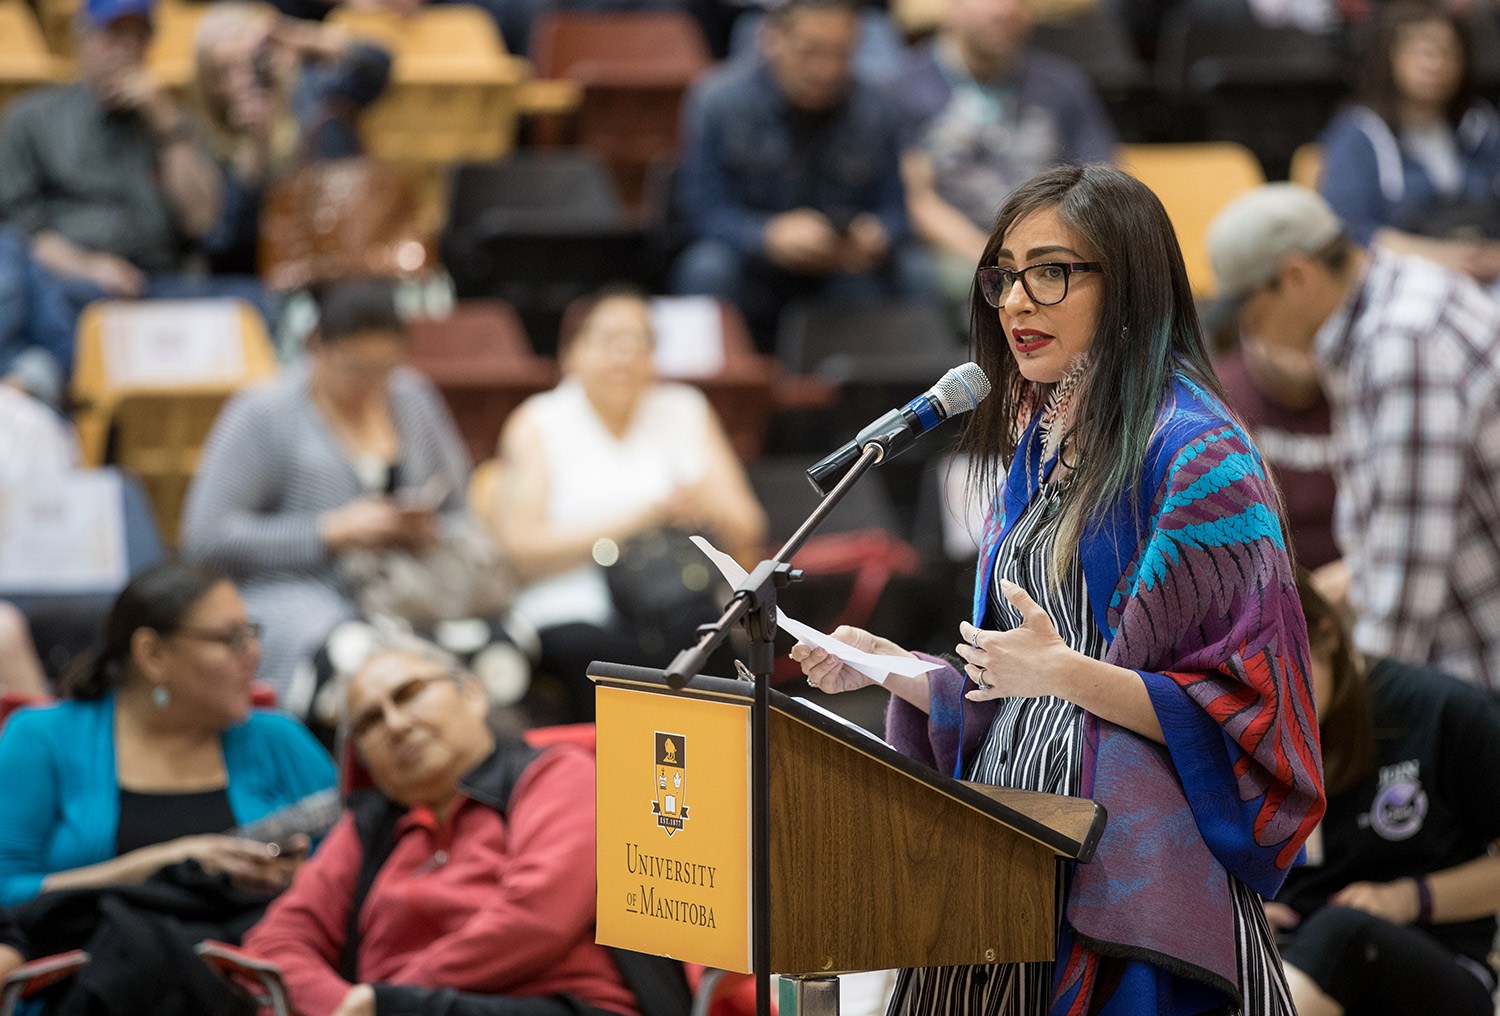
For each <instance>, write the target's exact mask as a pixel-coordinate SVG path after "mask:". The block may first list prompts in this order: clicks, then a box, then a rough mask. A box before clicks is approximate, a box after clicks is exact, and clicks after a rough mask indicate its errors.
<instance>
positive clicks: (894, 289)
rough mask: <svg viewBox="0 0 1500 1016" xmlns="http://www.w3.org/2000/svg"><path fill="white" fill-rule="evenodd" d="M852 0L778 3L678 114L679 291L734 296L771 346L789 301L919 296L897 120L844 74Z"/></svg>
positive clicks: (920, 279)
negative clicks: (751, 50)
mask: <svg viewBox="0 0 1500 1016" xmlns="http://www.w3.org/2000/svg"><path fill="white" fill-rule="evenodd" d="M858 38H859V17H858V13H857V10H856V7H855V5H854V3H853V2H852V0H788V2H786V3H784V4H782V5H781V6H779V7H777V8H776V9H774V10H773V11H771V12H770V13H768V15H767V17H766V26H765V30H764V31H763V32H762V33H761V36H760V53H759V54H757V55H756V57H755V58H754V59H744V60H735V61H731V62H730V63H728V64H727V65H725V66H724V67H723V68H722V69H721V70H719V71H718V72H717V73H715V74H713V75H712V76H710V77H709V78H707V79H706V80H704V81H702V82H700V83H699V84H698V85H697V86H696V87H695V88H694V89H693V91H692V93H691V94H690V95H689V97H688V100H687V103H686V106H685V108H684V122H683V145H682V170H681V175H680V181H681V196H682V204H683V208H684V211H685V212H686V215H687V218H688V222H689V226H690V228H691V229H692V231H693V233H694V235H695V237H696V239H695V242H694V243H693V244H692V245H691V246H690V247H689V248H688V249H687V250H686V251H684V252H683V254H682V255H681V256H680V257H679V259H678V261H677V263H676V265H675V266H674V269H673V286H674V288H675V291H676V292H678V293H699V294H704V295H709V296H717V297H721V298H724V299H727V300H731V301H733V302H734V303H735V304H737V305H738V306H739V308H740V310H741V311H743V312H744V314H745V316H746V318H747V319H748V320H749V322H750V325H751V328H752V330H753V331H754V332H755V334H756V337H757V341H758V342H760V343H761V344H762V345H769V342H770V339H771V337H772V336H773V335H774V331H775V326H776V321H777V318H778V316H779V315H780V313H781V309H782V308H783V307H784V306H785V305H786V304H787V303H789V302H791V301H793V300H797V299H818V300H823V301H828V302H834V303H851V304H861V303H863V304H868V303H873V302H877V301H879V300H881V299H888V298H893V297H897V296H903V295H904V296H923V295H927V294H928V293H929V292H930V290H931V283H930V277H929V276H930V273H928V272H927V270H926V268H925V263H924V261H923V259H921V258H919V257H914V256H913V255H914V254H915V253H916V252H915V251H914V250H913V249H912V248H911V247H910V246H909V244H908V242H907V241H908V230H907V222H906V209H905V195H904V191H903V189H902V185H901V176H900V164H899V157H900V133H899V132H900V121H899V117H898V115H897V113H896V111H895V109H894V107H893V104H892V102H891V100H890V98H889V97H888V96H886V95H885V94H884V93H883V92H881V91H880V90H878V89H877V88H876V87H875V86H873V85H871V84H869V83H867V82H864V81H862V80H860V79H859V78H857V77H856V76H855V75H854V73H853V69H852V62H853V56H854V49H855V44H856V42H857V41H858Z"/></svg>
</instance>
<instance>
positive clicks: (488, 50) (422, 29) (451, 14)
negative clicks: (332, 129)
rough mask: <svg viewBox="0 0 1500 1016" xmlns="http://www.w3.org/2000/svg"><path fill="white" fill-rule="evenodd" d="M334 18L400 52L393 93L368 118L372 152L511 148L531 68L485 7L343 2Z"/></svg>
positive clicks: (485, 153) (472, 156) (492, 155)
mask: <svg viewBox="0 0 1500 1016" xmlns="http://www.w3.org/2000/svg"><path fill="white" fill-rule="evenodd" d="M329 20H330V21H331V22H332V23H334V24H338V25H342V26H344V27H345V28H347V29H349V30H350V31H351V32H354V33H355V34H357V35H362V36H366V37H368V38H371V39H374V40H376V41H378V42H380V43H382V44H383V45H385V46H387V47H389V48H390V50H391V52H392V53H393V54H394V55H395V65H394V67H393V68H392V69H391V83H390V85H389V86H387V88H386V92H385V94H384V95H382V96H381V97H380V98H379V99H378V100H376V102H375V104H374V105H372V106H371V107H370V108H369V109H367V110H366V111H365V112H364V114H363V115H362V116H361V117H360V133H361V136H362V138H363V141H364V144H365V151H366V152H367V153H368V154H370V155H372V156H374V157H375V158H377V159H385V160H388V161H391V162H402V163H422V164H426V165H432V166H436V165H444V164H447V163H450V162H456V161H465V160H482V159H498V158H501V157H502V156H504V155H505V154H506V153H507V152H509V151H510V150H511V148H512V146H513V145H514V144H515V140H516V128H517V124H518V118H519V115H520V114H519V106H518V103H519V90H520V87H521V82H522V80H523V78H524V77H525V71H526V67H525V64H524V62H522V61H517V60H515V59H514V58H512V57H510V56H508V55H507V54H506V51H505V44H504V43H503V42H502V41H501V39H500V35H499V33H498V32H497V31H496V30H495V22H494V19H492V18H491V17H490V16H489V15H488V14H487V13H485V11H484V10H482V9H481V8H479V7H475V6H472V5H469V4H438V5H429V6H425V7H421V8H420V9H419V10H418V12H417V13H416V14H415V15H413V16H411V17H409V18H403V17H400V16H398V15H396V14H394V13H392V12H388V11H368V10H366V11H356V10H352V9H350V8H349V7H337V8H335V10H334V12H333V14H331V15H330V16H329Z"/></svg>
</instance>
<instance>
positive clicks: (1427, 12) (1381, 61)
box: [1355, 0, 1479, 135]
mask: <svg viewBox="0 0 1500 1016" xmlns="http://www.w3.org/2000/svg"><path fill="white" fill-rule="evenodd" d="M1433 21H1437V22H1441V23H1442V24H1445V25H1447V26H1449V27H1450V28H1452V29H1453V31H1454V32H1455V33H1457V35H1458V45H1459V50H1460V51H1461V52H1462V54H1463V55H1462V57H1461V59H1462V61H1463V64H1462V69H1461V70H1460V72H1459V77H1458V88H1457V90H1456V91H1455V92H1454V93H1453V97H1452V98H1451V99H1449V100H1448V109H1447V120H1448V123H1449V125H1450V126H1452V127H1454V128H1455V129H1456V128H1457V127H1458V125H1459V123H1460V122H1461V121H1462V120H1463V118H1464V114H1465V113H1467V112H1468V111H1469V108H1470V107H1471V106H1473V105H1474V102H1475V101H1476V100H1477V99H1478V98H1479V82H1478V81H1477V80H1476V79H1475V77H1474V42H1473V39H1472V38H1471V37H1470V35H1469V28H1468V26H1467V25H1466V24H1464V22H1463V20H1462V19H1460V18H1456V17H1454V16H1453V15H1451V14H1449V13H1448V12H1447V11H1446V10H1445V9H1443V7H1442V6H1441V5H1440V4H1435V3H1422V2H1419V0H1403V2H1401V3H1394V4H1391V5H1390V6H1389V7H1387V8H1386V9H1385V10H1384V11H1382V12H1381V14H1380V19H1379V21H1377V22H1376V25H1375V35H1374V38H1372V39H1371V40H1370V47H1369V49H1368V50H1367V51H1366V53H1365V61H1364V65H1363V66H1362V67H1361V68H1360V77H1359V89H1358V91H1357V92H1356V93H1355V101H1356V102H1358V103H1359V104H1360V105H1362V106H1366V107H1368V108H1369V109H1371V110H1373V111H1374V112H1375V114H1376V115H1377V116H1379V117H1380V118H1381V119H1382V120H1384V121H1385V124H1386V126H1387V127H1389V128H1390V129H1391V132H1392V133H1393V134H1398V135H1399V134H1400V133H1401V116H1400V111H1401V92H1400V90H1399V89H1398V88H1397V87H1396V69H1395V66H1394V63H1395V56H1396V44H1397V42H1398V41H1400V38H1401V34H1402V33H1403V32H1405V31H1406V30H1407V29H1409V28H1411V27H1412V26H1413V25H1423V24H1427V23H1428V22H1433Z"/></svg>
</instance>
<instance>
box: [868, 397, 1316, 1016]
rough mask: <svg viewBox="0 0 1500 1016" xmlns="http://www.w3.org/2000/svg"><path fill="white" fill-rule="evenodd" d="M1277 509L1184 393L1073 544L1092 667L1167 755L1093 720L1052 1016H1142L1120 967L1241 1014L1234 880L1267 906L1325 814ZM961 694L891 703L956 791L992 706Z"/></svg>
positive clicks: (981, 612) (1225, 434) (951, 686)
mask: <svg viewBox="0 0 1500 1016" xmlns="http://www.w3.org/2000/svg"><path fill="white" fill-rule="evenodd" d="M1040 445H1041V442H1040V438H1039V435H1038V434H1037V428H1036V426H1035V425H1033V426H1032V427H1031V428H1029V429H1028V431H1027V433H1026V435H1025V436H1023V438H1022V442H1021V446H1020V448H1019V449H1018V450H1017V453H1016V457H1015V460H1014V461H1013V462H1012V463H1011V469H1010V472H1009V475H1008V477H1007V479H1006V484H1005V488H1004V490H1003V491H1002V492H1001V496H1000V497H998V498H996V502H995V506H994V508H993V510H992V512H991V517H990V523H989V525H988V527H987V532H986V536H985V540H984V543H983V547H982V549H981V554H980V562H979V570H978V575H977V580H976V583H975V590H976V592H975V604H974V617H973V623H974V624H976V625H979V624H981V623H982V619H983V618H984V616H985V612H986V609H987V605H988V595H989V587H990V577H991V574H992V572H993V570H994V564H995V555H996V553H997V551H998V548H999V544H1000V541H1001V540H1002V539H1003V538H1004V535H1005V533H1006V532H1007V531H1008V526H1009V525H1010V524H1011V523H1013V521H1014V520H1015V519H1016V518H1018V517H1019V516H1020V514H1021V510H1022V509H1024V507H1025V506H1026V504H1027V503H1028V502H1029V500H1030V498H1031V496H1032V495H1033V494H1034V493H1035V491H1036V486H1037V481H1036V477H1037V476H1038V475H1039V474H1040V469H1039V468H1038V467H1039V465H1040V462H1039V458H1040ZM1276 505H1277V500H1276V496H1275V493H1274V488H1273V487H1272V484H1271V481H1270V480H1269V479H1268V478H1267V476H1266V473H1265V470H1264V467H1263V465H1262V464H1261V461H1260V458H1259V455H1258V454H1257V453H1256V451H1255V449H1254V447H1253V446H1252V445H1251V443H1250V440H1249V438H1248V437H1247V436H1246V435H1245V434H1244V432H1243V431H1242V430H1241V429H1240V428H1239V427H1238V426H1237V425H1236V424H1235V423H1234V421H1233V419H1232V418H1231V417H1230V416H1229V415H1228V413H1227V411H1226V410H1225V409H1224V408H1223V407H1222V406H1221V405H1219V404H1218V402H1217V401H1216V400H1214V399H1213V398H1212V397H1211V396H1209V395H1207V394H1206V393H1205V392H1203V391H1202V390H1200V389H1199V388H1197V387H1196V386H1194V385H1192V384H1191V383H1190V382H1188V381H1186V380H1184V379H1181V378H1179V379H1178V380H1177V381H1176V382H1175V383H1174V385H1173V390H1172V393H1171V397H1170V398H1169V399H1168V400H1167V405H1166V407H1165V408H1164V410H1163V413H1162V416H1161V419H1160V421H1159V423H1158V427H1157V430H1156V433H1155V435H1154V437H1153V440H1152V443H1151V446H1150V449H1149V451H1148V455H1147V461H1146V463H1145V464H1144V471H1143V480H1142V484H1141V493H1140V498H1139V500H1138V501H1136V502H1135V503H1130V502H1129V501H1128V500H1122V502H1121V503H1119V504H1116V505H1113V506H1111V507H1110V509H1109V510H1108V511H1105V512H1103V513H1101V514H1100V516H1099V517H1098V518H1097V519H1091V520H1090V523H1089V525H1088V526H1087V527H1086V532H1085V536H1084V539H1083V541H1082V543H1081V546H1080V558H1081V560H1082V564H1083V569H1084V574H1085V576H1086V578H1087V580H1088V592H1089V600H1090V605H1091V608H1092V610H1093V613H1094V618H1095V621H1096V623H1097V624H1098V625H1099V628H1100V630H1101V632H1102V633H1103V634H1104V636H1105V638H1106V640H1107V641H1108V644H1109V649H1108V652H1107V653H1106V655H1105V659H1106V660H1107V661H1108V662H1110V663H1114V664H1117V665H1119V666H1122V667H1126V668H1128V669H1131V670H1135V671H1136V672H1137V673H1139V674H1140V676H1141V679H1142V680H1143V681H1144V682H1145V685H1146V688H1147V691H1148V693H1149V694H1150V697H1151V701H1152V705H1153V706H1154V707H1155V710H1156V714H1157V718H1158V720H1159V721H1160V723H1161V727H1162V731H1163V733H1164V735H1165V738H1166V742H1167V744H1166V746H1165V747H1163V746H1161V745H1158V744H1155V743H1153V742H1149V741H1147V740H1146V739H1144V738H1142V737H1139V736H1138V735H1136V734H1134V733H1131V732H1129V731H1126V730H1124V729H1122V728H1120V727H1117V726H1115V725H1114V724H1111V723H1108V722H1106V721H1102V720H1099V719H1097V718H1096V717H1094V716H1092V715H1090V716H1088V717H1087V721H1086V723H1085V728H1084V738H1085V751H1084V763H1083V766H1084V771H1083V781H1082V793H1083V796H1086V797H1091V798H1093V799H1094V800H1095V801H1097V802H1098V803H1100V804H1101V805H1103V806H1104V808H1105V809H1106V811H1107V813H1108V824H1107V826H1106V830H1105V834H1104V836H1103V838H1102V840H1101V841H1100V844H1099V849H1098V851H1097V853H1096V854H1095V858H1094V860H1093V861H1092V862H1091V863H1089V864H1085V865H1077V866H1075V867H1074V869H1073V875H1072V882H1071V886H1070V891H1069V897H1068V903H1067V909H1066V924H1067V928H1066V929H1065V936H1064V939H1065V943H1067V948H1068V949H1069V950H1070V951H1069V954H1068V955H1062V954H1060V955H1059V957H1058V974H1057V993H1056V996H1055V998H1054V1004H1053V1011H1054V1012H1055V1013H1075V1012H1076V1013H1083V1012H1116V1011H1118V1012H1128V1011H1134V1009H1135V1007H1136V1006H1137V1005H1143V1004H1147V1002H1148V1000H1147V999H1145V998H1138V999H1134V1000H1132V999H1130V998H1125V997H1118V996H1119V995H1120V994H1121V993H1124V994H1129V990H1128V986H1132V985H1138V984H1140V983H1141V981H1142V980H1143V979H1142V978H1140V977H1130V976H1125V974H1124V972H1123V970H1122V969H1121V965H1122V964H1125V965H1128V964H1133V963H1147V964H1150V965H1151V966H1152V967H1154V968H1156V970H1157V971H1158V974H1159V976H1162V977H1183V978H1187V979H1189V980H1190V981H1193V982H1196V983H1198V984H1200V985H1206V986H1209V987H1211V988H1213V989H1216V990H1218V991H1220V992H1222V993H1223V994H1224V995H1226V996H1228V999H1237V998H1238V994H1239V992H1238V972H1237V963H1236V958H1235V943H1234V913H1233V903H1232V900H1231V898H1230V883H1229V878H1228V876H1229V875H1230V874H1232V875H1234V876H1235V877H1237V878H1239V879H1241V880H1242V881H1244V882H1245V883H1246V884H1247V885H1249V886H1250V887H1252V888H1253V889H1255V890H1256V891H1257V892H1259V893H1260V894H1261V895H1262V896H1266V897H1269V896H1272V895H1274V894H1275V892H1276V890H1277V889H1278V888H1279V887H1280V885H1281V882H1282V881H1283V880H1284V878H1285V876H1286V871H1287V869H1288V868H1289V867H1290V865H1291V864H1292V862H1293V861H1294V860H1295V858H1296V856H1297V853H1298V850H1299V849H1300V847H1301V845H1302V842H1303V841H1304V840H1305V839H1306V838H1307V836H1308V834H1309V833H1311V831H1312V828H1313V826H1315V825H1316V824H1317V821H1318V819H1319V818H1321V816H1322V813H1323V806H1324V800H1323V788H1322V765H1321V758H1320V754H1319V749H1318V733H1317V721H1316V716H1315V713H1314V710H1313V703H1312V694H1311V690H1310V687H1309V684H1308V681H1307V678H1306V664H1307V630H1306V624H1305V622H1304V620H1303V617H1302V609H1301V606H1300V603H1299V601H1298V598H1297V589H1296V583H1295V579H1294V576H1293V574H1292V569H1291V564H1290V561H1289V560H1288V556H1287V552H1286V547H1285V542H1284V539H1283V533H1282V527H1281V523H1280V520H1279V518H1278V517H1277V513H1276ZM964 690H965V679H964V677H963V675H962V674H960V673H958V672H957V671H955V670H954V669H953V668H952V667H951V666H950V667H945V668H943V669H941V670H938V671H934V672H933V674H932V677H931V707H930V713H928V714H923V713H921V712H920V711H919V710H916V709H914V708H912V707H911V706H909V705H907V704H906V703H904V702H902V701H900V700H899V699H894V698H893V699H892V701H891V706H890V709H889V713H888V716H887V740H888V741H890V743H891V744H892V745H894V746H895V747H896V748H897V749H899V750H900V751H902V752H903V753H905V754H907V755H910V756H911V757H913V758H915V759H918V760H920V761H923V762H926V763H927V764H929V765H931V766H933V767H934V768H936V769H938V770H939V771H942V772H948V773H952V774H954V775H961V774H962V772H963V769H964V767H965V766H966V764H967V763H966V761H965V760H966V759H969V758H971V757H972V755H973V753H974V752H975V751H976V750H977V748H978V746H979V745H980V744H981V743H982V741H983V738H984V736H985V734H986V732H987V731H988V729H989V725H990V722H991V721H992V719H993V717H994V714H995V708H996V707H995V705H994V704H993V703H984V704H976V703H972V702H967V701H966V700H964V699H963V697H962V696H963V692H964ZM1111 965H1113V966H1111ZM1147 980H1149V978H1147ZM1103 984H1109V985H1111V986H1112V987H1111V988H1107V989H1106V988H1100V989H1099V991H1098V992H1097V994H1099V995H1101V996H1103V995H1107V994H1110V993H1111V992H1113V995H1111V996H1110V997H1094V996H1095V995H1096V991H1095V989H1096V987H1099V986H1100V985H1103ZM1113 986H1118V987H1113ZM1167 994H1170V992H1168V993H1167ZM1161 997H1162V996H1161V995H1158V996H1157V1002H1156V1004H1160V999H1161ZM1226 1000H1227V999H1226ZM1169 1008H1170V1007H1169ZM1142 1011H1144V1010H1142Z"/></svg>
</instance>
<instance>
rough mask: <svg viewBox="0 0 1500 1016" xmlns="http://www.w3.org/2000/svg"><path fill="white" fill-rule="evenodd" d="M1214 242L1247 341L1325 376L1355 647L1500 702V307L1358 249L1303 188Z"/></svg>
mask: <svg viewBox="0 0 1500 1016" xmlns="http://www.w3.org/2000/svg"><path fill="white" fill-rule="evenodd" d="M1208 242H1209V253H1210V257H1211V258H1212V260H1213V264H1214V271H1215V273H1216V274H1217V275H1218V278H1219V283H1220V286H1221V288H1222V291H1223V292H1222V296H1223V298H1224V300H1225V301H1226V302H1227V303H1228V304H1229V305H1230V306H1232V307H1233V308H1234V309H1235V311H1236V312H1237V313H1238V317H1239V324H1240V328H1241V330H1242V331H1244V332H1245V333H1247V334H1249V335H1253V336H1254V337H1255V338H1257V339H1258V340H1259V341H1261V342H1263V343H1266V344H1268V345H1272V346H1275V347H1279V348H1280V349H1282V350H1284V351H1286V352H1288V353H1297V352H1301V353H1302V354H1304V355H1308V354H1310V355H1311V356H1312V357H1313V358H1314V360H1315V361H1316V363H1317V368H1318V371H1319V374H1320V376H1321V377H1322V381H1323V387H1324V389H1325V391H1326V393H1327V395H1328V399H1329V402H1330V403H1331V405H1332V407H1333V429H1334V438H1335V442H1336V444H1337V446H1338V454H1337V459H1338V462H1337V465H1336V477H1337V480H1338V500H1337V504H1336V509H1335V532H1336V535H1337V538H1338V542H1339V544H1340V547H1341V549H1342V550H1343V553H1344V565H1345V566H1346V567H1347V574H1348V591H1349V602H1350V606H1351V607H1352V608H1353V609H1354V612H1355V627H1354V639H1355V644H1356V645H1357V646H1358V648H1359V649H1360V650H1361V651H1363V652H1365V653H1368V654H1371V655H1376V656H1388V657H1393V658H1395V659H1398V660H1405V661H1408V662H1411V663H1419V664H1431V665H1434V666H1437V667H1440V668H1442V669H1444V670H1446V671H1448V672H1449V673H1452V674H1455V675H1457V676H1459V677H1462V678H1465V679H1467V680H1469V681H1472V682H1475V683H1477V684H1480V685H1483V686H1485V687H1488V688H1495V689H1500V303H1497V302H1496V300H1494V299H1493V298H1492V297H1491V296H1490V295H1489V294H1487V293H1486V292H1485V291H1484V290H1482V289H1480V288H1479V287H1478V286H1477V285H1476V284H1475V283H1474V282H1473V281H1471V280H1470V279H1468V278H1467V277H1465V276H1462V275H1459V274H1457V273H1455V272H1451V271H1449V270H1447V269H1445V268H1442V267H1440V266H1439V265H1436V264H1433V263H1431V262H1428V261H1423V260H1420V259H1417V258H1412V257H1406V256H1400V255H1396V254H1392V253H1390V252H1387V251H1384V250H1381V249H1380V248H1378V247H1377V248H1371V249H1368V250H1366V249H1363V248H1360V247H1358V246H1356V245H1355V244H1354V243H1352V242H1351V241H1350V240H1349V239H1348V237H1347V236H1346V235H1345V234H1344V231H1343V227H1342V225H1341V224H1340V223H1339V221H1338V219H1337V217H1336V216H1335V215H1334V213H1333V211H1332V209H1330V208H1329V207H1328V205H1327V204H1326V203H1325V202H1324V201H1323V199H1322V198H1321V197H1319V196H1318V195H1317V194H1315V193H1313V192H1312V191H1310V190H1306V189H1304V188H1301V187H1296V186H1293V185H1291V184H1269V185H1267V186H1264V187H1260V188H1257V189H1256V190H1254V191H1252V192H1250V193H1249V194H1246V195H1243V196H1242V197H1240V198H1239V199H1237V200H1236V201H1234V202H1233V203H1231V204H1230V205H1229V206H1228V207H1227V208H1225V209H1224V211H1223V212H1221V213H1220V215H1219V217H1218V218H1217V219H1216V220H1215V221H1214V223H1213V225H1212V226H1211V227H1210V231H1209V241H1208Z"/></svg>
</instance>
